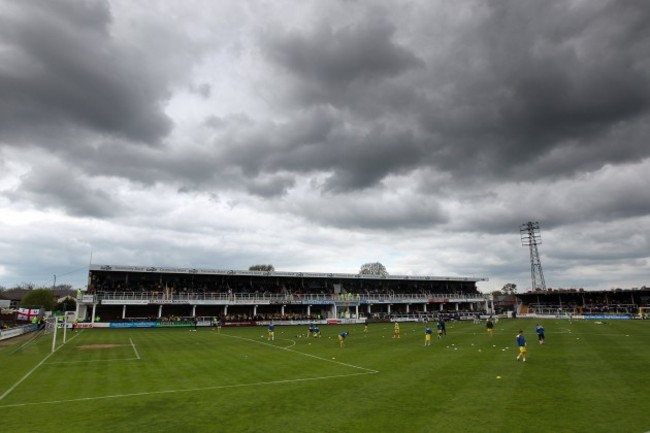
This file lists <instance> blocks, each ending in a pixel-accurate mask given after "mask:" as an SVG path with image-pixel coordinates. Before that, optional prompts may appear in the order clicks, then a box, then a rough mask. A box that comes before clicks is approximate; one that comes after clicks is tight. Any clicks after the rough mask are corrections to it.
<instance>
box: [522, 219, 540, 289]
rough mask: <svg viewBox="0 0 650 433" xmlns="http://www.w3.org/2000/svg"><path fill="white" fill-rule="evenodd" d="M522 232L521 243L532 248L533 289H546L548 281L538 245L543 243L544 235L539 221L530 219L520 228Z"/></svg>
mask: <svg viewBox="0 0 650 433" xmlns="http://www.w3.org/2000/svg"><path fill="white" fill-rule="evenodd" d="M519 233H520V234H521V245H523V246H527V247H529V250H530V279H531V289H532V290H535V289H541V290H544V291H545V290H546V281H544V272H543V271H542V261H541V260H540V258H539V250H538V249H537V245H541V243H542V235H541V234H540V232H539V222H537V221H535V222H532V221H528V222H527V223H524V224H522V225H521V227H520V229H519Z"/></svg>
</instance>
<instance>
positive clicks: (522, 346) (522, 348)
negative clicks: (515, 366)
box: [517, 330, 526, 362]
mask: <svg viewBox="0 0 650 433" xmlns="http://www.w3.org/2000/svg"><path fill="white" fill-rule="evenodd" d="M517 346H518V347H519V355H517V361H519V358H522V359H523V361H524V362H526V338H525V337H524V331H521V330H520V331H519V334H517Z"/></svg>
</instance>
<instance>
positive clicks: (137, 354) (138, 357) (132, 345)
mask: <svg viewBox="0 0 650 433" xmlns="http://www.w3.org/2000/svg"><path fill="white" fill-rule="evenodd" d="M129 341H130V342H131V347H132V348H133V351H134V352H135V357H136V359H140V354H139V353H138V349H136V348H135V344H133V340H131V337H129Z"/></svg>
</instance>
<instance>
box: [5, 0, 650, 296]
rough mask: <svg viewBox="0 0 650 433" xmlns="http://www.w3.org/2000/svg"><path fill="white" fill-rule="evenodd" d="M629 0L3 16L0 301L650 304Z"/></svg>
mask: <svg viewBox="0 0 650 433" xmlns="http://www.w3.org/2000/svg"><path fill="white" fill-rule="evenodd" d="M649 137H650V3H648V1H647V0H626V1H613V0H612V1H601V0H573V1H564V0H562V1H551V0H548V1H539V0H509V1H508V0H493V1H486V0H476V1H464V0H458V1H456V0H454V1H450V0H421V1H419V0H408V1H395V0H385V1H382V0H373V1H372V2H368V1H354V0H339V1H335V0H332V1H323V0H311V1H308V0H307V1H293V0H292V1H282V0H265V1H262V0H260V1H255V0H250V1H246V0H232V1H225V0H224V1H211V0H206V1H198V0H197V1H188V0H182V1H180V0H178V1H170V0H164V1H163V0H161V1H152V0H147V1H144V2H134V1H132V0H124V1H113V0H110V1H81V0H79V1H65V0H56V1H53V0H40V1H37V0H25V1H18V0H0V286H4V287H6V288H9V287H13V286H15V285H18V284H21V283H33V284H36V285H39V286H40V285H45V286H48V285H52V284H53V282H54V281H53V280H54V275H56V282H57V284H66V283H67V284H72V285H73V286H74V287H75V288H77V287H85V284H86V280H87V274H88V264H89V263H90V262H91V261H92V263H97V264H113V265H152V266H177V267H197V268H219V269H236V270H245V269H248V267H249V266H251V265H253V264H269V263H270V264H273V265H274V266H275V268H276V270H278V271H304V272H308V271H313V272H346V273H356V272H358V270H359V268H360V266H361V265H362V264H364V263H367V262H376V261H379V262H381V263H383V264H384V265H385V266H386V268H387V270H388V272H389V273H391V274H402V275H434V276H461V277H486V278H489V282H486V283H480V284H479V287H480V288H481V290H483V291H486V292H487V291H492V290H496V289H500V288H501V287H502V286H503V285H504V284H505V283H515V284H517V286H518V289H519V291H520V292H523V291H526V290H527V289H529V288H530V287H531V277H530V256H529V250H528V247H525V246H522V242H521V237H520V232H519V229H520V226H521V224H522V223H525V222H527V221H539V224H540V227H541V236H542V244H541V245H539V253H540V257H541V262H542V266H543V269H544V276H545V280H546V285H547V287H553V288H558V287H564V288H569V287H575V288H579V287H583V288H585V289H609V288H612V287H622V288H633V287H640V286H643V285H646V286H650V237H649V236H650V235H649V233H650V187H649V185H650V144H649V143H650V139H649Z"/></svg>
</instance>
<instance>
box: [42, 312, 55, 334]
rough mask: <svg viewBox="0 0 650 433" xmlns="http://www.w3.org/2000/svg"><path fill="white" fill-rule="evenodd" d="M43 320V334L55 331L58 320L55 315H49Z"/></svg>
mask: <svg viewBox="0 0 650 433" xmlns="http://www.w3.org/2000/svg"><path fill="white" fill-rule="evenodd" d="M43 322H44V327H43V333H44V334H51V333H53V332H55V331H56V326H57V322H58V321H57V318H56V317H55V316H50V317H48V318H46V319H45V320H44V321H43Z"/></svg>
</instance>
